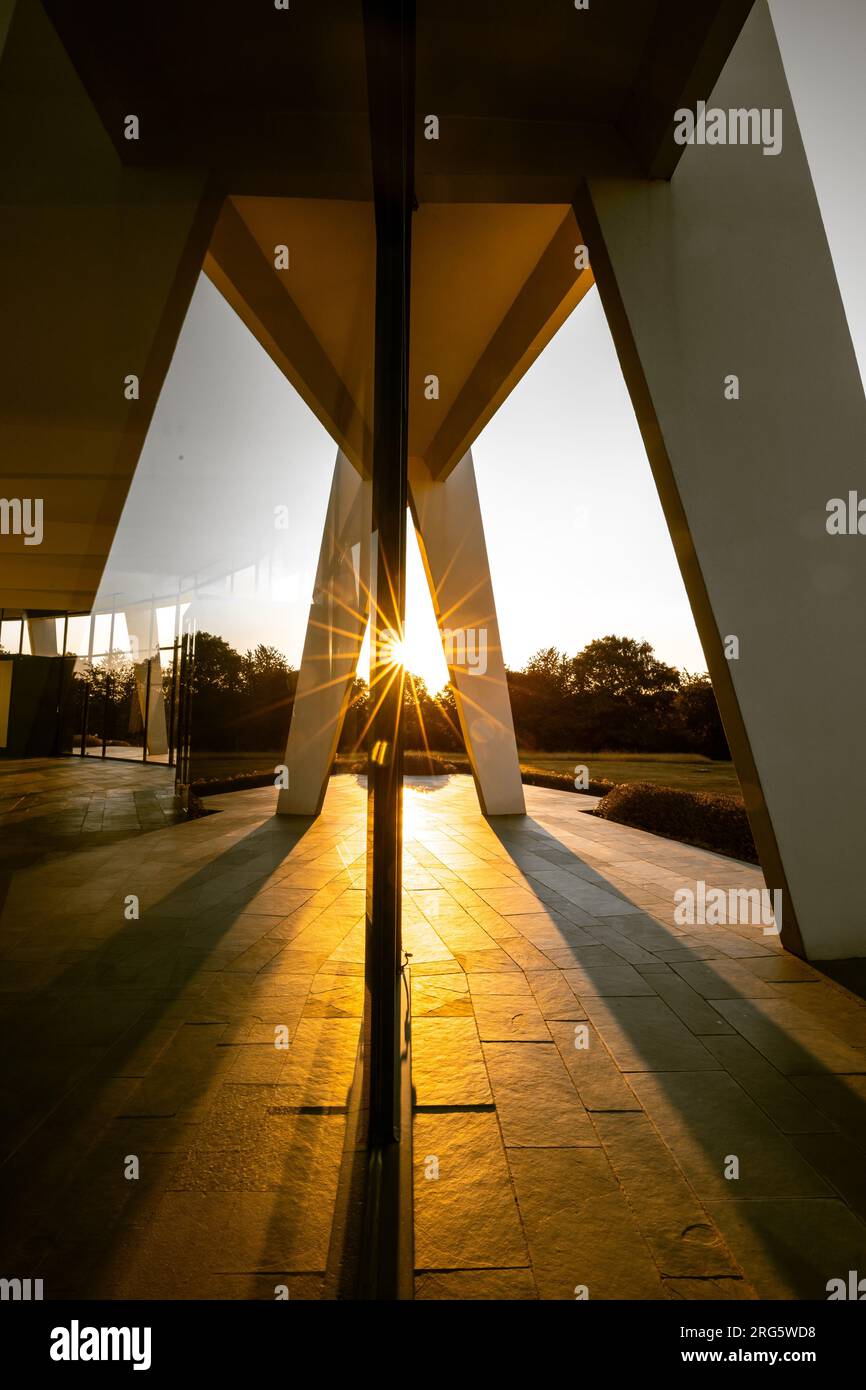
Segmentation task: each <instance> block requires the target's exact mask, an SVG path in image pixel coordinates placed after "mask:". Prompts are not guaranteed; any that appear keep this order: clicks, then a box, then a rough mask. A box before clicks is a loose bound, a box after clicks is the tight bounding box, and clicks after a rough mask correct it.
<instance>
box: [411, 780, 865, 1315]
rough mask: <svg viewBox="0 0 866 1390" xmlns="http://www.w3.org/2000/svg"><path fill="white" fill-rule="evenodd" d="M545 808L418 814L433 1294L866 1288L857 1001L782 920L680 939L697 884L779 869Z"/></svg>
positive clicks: (450, 802)
mask: <svg viewBox="0 0 866 1390" xmlns="http://www.w3.org/2000/svg"><path fill="white" fill-rule="evenodd" d="M526 791H527V807H528V812H529V815H528V817H527V819H526V820H523V819H518V818H514V819H508V820H500V821H498V822H496V824H495V826H494V825H491V824H488V823H486V822H485V821H484V820H483V819H482V818H481V817H480V816H479V814H478V810H477V804H476V800H475V795H474V791H473V789H472V787H471V784H469V783H468V781H467V779H455V781H454V782H453V783H452V785H451V786H449V787H448V789H447V790H444V791H441V792H430V793H428V794H427V795H426V796H422V795H420V794H419V795H417V796H416V797H415V798H413V800H412V802H411V803H410V805H409V808H408V811H407V851H408V855H409V864H408V871H407V888H408V892H409V897H410V900H411V904H412V905H411V907H409V909H408V910H407V913H406V928H405V936H406V944H407V948H408V949H409V950H412V951H413V952H414V958H413V999H414V1019H413V1030H412V1032H413V1076H414V1082H415V1087H416V1092H417V1096H416V1102H417V1104H416V1109H417V1115H416V1125H415V1169H416V1182H415V1213H416V1215H415V1232H416V1264H417V1269H418V1279H417V1294H418V1296H419V1297H422V1298H534V1297H537V1296H538V1297H542V1298H559V1299H564V1298H568V1299H572V1298H575V1297H576V1294H577V1291H578V1290H586V1292H587V1293H588V1296H589V1297H590V1298H640V1299H647V1298H649V1299H655V1298H682V1299H702V1298H728V1299H748V1298H754V1297H760V1298H794V1297H796V1298H826V1283H827V1280H828V1279H830V1278H833V1277H835V1276H839V1275H842V1276H845V1275H846V1272H847V1271H848V1270H849V1269H859V1270H860V1271H861V1273H866V1226H864V1224H863V1218H864V1217H866V1178H864V1159H866V1009H864V1007H863V1004H862V1002H861V1001H860V999H858V998H855V997H854V996H853V995H851V994H849V993H848V992H847V991H845V990H844V989H842V988H840V987H839V986H837V985H834V984H832V983H831V982H829V981H827V980H826V979H824V978H823V977H822V976H821V975H819V974H818V972H817V971H815V970H813V969H812V968H811V967H810V966H808V965H805V964H804V963H803V962H801V961H799V960H797V959H796V958H795V957H792V956H790V955H788V954H787V953H785V952H783V951H782V949H781V947H780V946H779V943H778V940H777V938H776V937H775V936H773V935H770V936H767V935H764V934H763V932H762V929H761V927H760V926H757V927H727V928H711V927H706V926H704V927H693V928H689V929H682V928H678V927H676V926H675V925H674V901H673V894H674V892H675V890H676V889H677V888H681V887H687V886H689V885H691V887H692V888H693V889H694V887H695V883H696V881H697V880H703V881H704V882H705V883H706V884H708V885H712V886H715V887H725V888H728V887H737V888H740V887H743V888H751V887H760V886H761V885H762V879H761V875H760V873H759V871H758V870H757V869H755V868H753V867H752V866H750V865H746V864H739V863H737V862H735V861H732V860H728V859H723V858H720V857H718V856H716V855H712V854H707V853H704V852H703V851H700V850H696V849H692V848H689V847H688V846H684V845H680V844H677V843H674V842H671V841H666V840H662V839H659V838H657V837H655V836H652V835H648V834H645V833H644V832H642V831H638V830H631V829H627V828H625V827H622V826H617V825H613V824H611V823H610V822H607V821H602V820H598V819H596V818H594V817H590V816H586V815H581V814H578V813H577V812H576V810H575V809H574V807H575V801H576V798H574V799H572V798H571V797H570V796H569V795H568V794H565V793H561V792H551V791H544V790H540V789H535V788H527V789H526ZM576 1042H580V1043H581V1044H582V1043H584V1042H585V1043H586V1044H587V1045H586V1046H582V1045H581V1046H580V1047H576V1046H575V1043H576ZM732 1160H736V1161H737V1163H738V1171H739V1176H738V1177H737V1178H733V1177H731V1178H728V1177H726V1172H731V1173H733V1171H734V1163H733V1162H732Z"/></svg>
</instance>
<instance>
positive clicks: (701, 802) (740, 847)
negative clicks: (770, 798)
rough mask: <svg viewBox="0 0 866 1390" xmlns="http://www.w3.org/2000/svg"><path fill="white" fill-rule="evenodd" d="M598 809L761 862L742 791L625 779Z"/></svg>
mask: <svg viewBox="0 0 866 1390" xmlns="http://www.w3.org/2000/svg"><path fill="white" fill-rule="evenodd" d="M595 814H596V815H597V816H601V817H603V819H604V820H612V821H617V822H618V823H619V824H620V825H631V826H633V827H634V828H635V829H636V830H649V831H651V832H652V834H653V835H662V836H664V838H665V839H667V840H680V841H681V842H682V843H684V844H687V845H696V846H697V848H698V849H708V850H712V851H713V853H715V854H726V855H727V856H728V857H729V858H731V859H745V860H748V861H749V863H751V864H757V862H758V855H757V851H756V850H755V842H754V840H753V839H752V831H751V828H750V826H749V820H748V817H747V815H746V808H745V806H744V805H743V801H742V798H741V797H738V796H727V795H725V794H724V793H722V792H691V791H683V790H681V789H679V788H675V787H657V786H656V785H655V784H654V783H652V782H621V783H619V785H618V786H615V787H613V788H612V789H611V790H610V791H609V792H608V793H607V795H606V796H604V797H603V798H602V800H601V801H600V802H599V803H598V806H597V807H596V810H595Z"/></svg>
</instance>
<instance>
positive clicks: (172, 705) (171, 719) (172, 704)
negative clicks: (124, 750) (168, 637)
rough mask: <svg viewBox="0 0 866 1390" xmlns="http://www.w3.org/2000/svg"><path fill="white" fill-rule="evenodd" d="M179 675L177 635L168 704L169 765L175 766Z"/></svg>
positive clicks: (172, 660)
mask: <svg viewBox="0 0 866 1390" xmlns="http://www.w3.org/2000/svg"><path fill="white" fill-rule="evenodd" d="M178 676H179V670H178V654H177V637H175V639H174V646H173V647H172V657H171V698H170V700H169V706H168V765H169V767H171V766H172V765H174V766H175V767H176V766H177V750H176V749H175V746H174V729H175V716H176V713H177V708H176V701H177V698H178V694H177V692H178Z"/></svg>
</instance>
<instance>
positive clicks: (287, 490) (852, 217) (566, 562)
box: [98, 0, 866, 689]
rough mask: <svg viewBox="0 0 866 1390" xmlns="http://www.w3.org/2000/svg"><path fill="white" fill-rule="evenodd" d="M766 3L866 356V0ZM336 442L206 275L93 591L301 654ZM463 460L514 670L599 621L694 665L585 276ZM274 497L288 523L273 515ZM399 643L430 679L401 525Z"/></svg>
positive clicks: (610, 352)
mask: <svg viewBox="0 0 866 1390" xmlns="http://www.w3.org/2000/svg"><path fill="white" fill-rule="evenodd" d="M771 10H772V14H773V20H774V23H775V25H776V31H777V34H778V38H779V43H780V47H781V51H782V58H783V61H784V64H785V69H786V72H787V75H788V81H789V84H790V86H791V90H792V95H793V98H794V103H795V107H796V110H797V115H798V119H799V122H800V128H801V133H802V135H803V139H804V143H805V146H806V152H807V155H808V157H809V162H810V167H811V170H812V176H813V179H814V182H815V187H816V190H817V193H818V199H819V203H820V206H821V210H822V214H823V217H824V222H825V226H826V229H827V234H828V239H829V242H830V249H831V252H832V255H833V259H834V262H835V266H836V272H837V276H838V279H839V283H840V288H841V291H842V297H843V301H844V303H845V308H846V312H847V315H848V321H849V325H850V327H851V331H852V337H853V339H854V344H855V349H856V351H857V354H858V359H859V362H860V367H861V372H863V369H864V364H866V271H864V268H863V253H862V245H861V242H862V219H861V217H860V215H859V214H860V210H861V209H862V208H863V207H864V205H866V161H864V159H863V156H862V132H863V129H864V127H866V90H864V83H863V78H862V55H863V54H864V53H866V0H822V3H821V4H815V3H814V0H771ZM335 453H336V450H335V446H334V444H333V443H332V441H331V440H330V438H329V437H328V435H327V434H326V432H325V430H324V429H323V428H322V426H321V425H320V424H319V423H318V421H317V420H316V419H315V418H314V416H313V415H312V414H311V412H310V411H309V410H308V408H307V407H306V405H305V404H304V403H303V402H302V401H301V399H300V397H298V396H297V394H296V393H295V391H294V390H293V388H292V387H291V386H290V385H289V384H288V382H286V380H285V379H284V378H283V377H282V375H281V374H280V372H279V371H278V369H277V368H276V367H275V366H274V365H273V363H272V362H271V361H270V359H269V358H268V357H267V355H266V354H265V352H264V351H263V350H262V349H261V348H260V347H259V345H258V344H257V343H256V342H255V340H254V339H253V337H252V335H251V334H250V333H249V332H248V331H247V330H246V328H245V327H244V326H243V325H242V324H241V323H240V321H239V320H238V319H237V318H236V317H235V315H234V313H233V311H232V310H231V309H230V308H229V307H228V305H227V304H226V303H225V302H224V301H223V300H222V298H221V296H220V295H219V293H218V291H217V290H215V289H214V287H213V286H212V285H211V284H210V282H209V281H207V280H206V279H205V278H204V277H202V278H201V280H200V281H199V284H198V286H197V288H196V291H195V294H194V296H193V299H192V303H191V305H190V309H189V312H188V315H187V318H186V322H185V324H184V328H183V330H182V333H181V336H180V339H179V342H178V345H177V349H176V351H175V355H174V359H173V361H172V365H171V368H170V370H169V373H168V376H167V378H166V381H165V384H164V387H163V390H162V393H161V396H160V400H159V403H158V406H157V410H156V412H155V415H154V419H153V422H152V424H151V428H150V431H149V433H148V438H147V441H146V444H145V447H144V450H143V453H142V457H141V460H140V462H139V466H138V470H137V472H136V475H135V478H134V481H133V485H132V488H131V490H130V495H129V498H128V501H127V505H126V508H125V510H124V514H123V517H122V519H121V523H120V526H119V528H118V533H117V536H116V538H115V543H114V546H113V548H112V554H111V556H110V558H109V563H108V566H107V568H106V573H105V575H104V577H103V583H102V586H101V590H100V597H99V601H98V602H99V603H100V604H102V605H105V606H109V605H110V604H111V602H112V601H114V602H116V603H117V604H118V605H119V606H122V604H123V602H124V600H127V601H128V600H129V598H130V597H132V598H137V599H145V598H152V597H155V598H156V599H157V602H158V600H159V597H160V596H161V595H162V596H165V595H171V594H173V593H175V592H176V591H177V588H178V586H180V587H187V586H190V585H192V584H194V585H195V586H196V588H197V591H198V595H199V597H198V599H197V608H198V614H199V616H198V626H199V628H208V629H209V630H211V631H216V632H219V633H220V634H221V635H222V636H224V637H225V638H226V640H228V641H229V642H231V643H232V645H233V646H236V647H238V648H239V649H245V648H247V647H251V646H254V645H255V644H256V643H257V642H260V641H261V642H265V643H266V644H270V645H273V646H276V647H278V648H279V649H280V650H282V651H283V652H285V653H286V655H287V656H288V657H289V659H290V660H291V661H292V663H293V664H295V665H297V664H299V662H300V657H301V651H302V646H303V636H304V630H305V627H306V620H307V612H308V607H309V601H310V595H311V592H312V587H313V576H314V573H315V566H316V559H317V556H318V547H319V539H320V536H321V530H322V522H323V519H324V515H325V508H326V506H327V498H328V489H329V485H330V478H331V473H332V470H333V463H334V456H335ZM473 456H474V459H475V466H476V472H477V477H478V488H479V494H480V499H481V507H482V514H483V517H484V524H485V532H486V538H487V547H488V552H489V558H490V567H491V573H492V578H493V585H494V592H495V595H496V603H497V611H498V616H499V623H500V631H501V635H502V645H503V650H504V654H505V659H506V662H507V664H508V665H510V666H512V667H515V668H519V667H520V666H522V665H524V663H525V662H526V661H527V659H528V658H529V657H530V656H531V655H532V653H533V652H535V651H537V650H538V649H539V648H541V647H545V646H556V647H559V648H560V649H562V650H564V651H566V652H568V653H573V652H576V651H578V650H579V649H580V648H581V647H583V646H584V645H585V644H586V643H587V642H589V641H591V640H592V639H593V638H594V637H600V636H603V635H605V634H607V633H616V634H618V635H624V636H631V637H636V638H638V639H646V640H647V641H649V642H650V643H651V644H652V645H653V647H654V648H655V650H656V653H657V655H658V656H659V657H660V658H661V659H663V660H665V661H668V662H670V663H671V664H673V665H675V666H678V667H681V668H685V669H688V670H690V671H702V670H704V669H705V668H706V661H705V659H704V656H703V652H702V650H701V646H700V642H699V640H698V636H697V633H696V631H695V625H694V621H693V619H692V616H691V611H690V608H689V604H688V600H687V598H686V594H685V590H684V588H683V584H682V580H681V578H680V575H679V570H678V567H677V564H676V560H675V558H674V553H673V548H672V546H671V542H670V538H669V536H668V533H667V528H666V525H665V521H664V518H663V516H662V511H661V507H660V504H659V501H658V497H657V494H656V491H655V486H654V483H653V480H652V476H651V473H650V469H649V464H648V462H647V459H646V454H645V452H644V448H643V443H642V441H641V438H640V434H639V431H638V428H637V423H636V421H635V417H634V412H633V410H632V407H631V402H630V400H629V397H628V393H627V391H626V389H625V384H624V382H623V379H622V375H621V372H620V369H619V365H618V362H617V359H616V354H615V352H614V348H613V343H612V341H611V337H610V333H609V331H608V328H607V323H606V321H605V317H604V313H603V311H602V308H601V303H600V300H599V296H598V292H597V290H595V289H593V290H591V291H590V293H589V294H588V295H587V296H586V297H585V298H584V300H583V301H582V302H581V304H580V305H579V306H578V308H577V310H576V311H575V312H574V313H573V314H572V315H571V317H570V318H569V319H568V320H567V321H566V323H565V324H564V325H563V327H562V328H561V329H560V331H559V333H558V334H557V335H556V337H555V338H554V339H553V340H552V342H551V343H550V344H549V346H548V347H547V348H546V350H545V351H544V352H543V353H542V354H541V356H540V357H539V358H538V360H537V361H536V362H535V363H534V364H533V366H532V367H531V368H530V370H529V371H528V372H527V374H526V375H525V377H524V378H523V379H522V381H520V383H519V384H518V385H517V387H516V388H515V389H514V391H513V392H512V394H511V395H510V396H509V398H508V399H507V400H506V402H505V403H504V404H503V405H502V407H501V408H500V410H499V411H498V412H497V414H496V415H495V416H494V417H493V419H492V420H491V421H490V423H489V424H488V425H487V427H486V428H485V429H484V431H483V432H482V434H481V435H480V436H479V438H478V439H477V440H476V442H475V444H474V446H473ZM281 506H282V507H286V508H288V520H289V524H288V526H287V528H286V529H285V530H280V531H277V530H276V529H275V526H274V514H275V508H278V507H281ZM256 561H258V564H256V563H255V562H256ZM226 569H232V570H233V572H234V575H233V579H232V581H231V586H230V587H229V585H228V584H227V583H226V582H225V580H224V579H223V578H222V572H224V571H225V570H226ZM214 576H219V578H218V581H217V582H215V583H214V582H212V579H213V577H214ZM167 611H168V609H166V612H167ZM405 649H406V664H407V666H408V667H409V668H410V669H411V670H413V671H416V672H418V673H420V674H421V675H422V676H423V677H424V678H425V679H426V680H427V683H428V685H429V686H430V687H431V688H432V689H436V688H438V686H439V685H441V684H442V683H444V680H445V675H446V672H445V664H444V660H443V658H442V654H441V649H440V647H439V643H438V640H437V634H436V625H435V621H434V618H433V612H432V607H431V604H430V599H429V594H428V592H427V584H426V579H425V576H424V572H423V569H422V567H421V561H420V557H419V555H418V550H417V544H416V542H415V538H414V534H413V532H412V528H411V526H410V527H409V554H408V567H407V619H406V643H405ZM365 665H366V650H365V652H364V654H363V655H362V663H361V668H362V671H363V670H364V668H365Z"/></svg>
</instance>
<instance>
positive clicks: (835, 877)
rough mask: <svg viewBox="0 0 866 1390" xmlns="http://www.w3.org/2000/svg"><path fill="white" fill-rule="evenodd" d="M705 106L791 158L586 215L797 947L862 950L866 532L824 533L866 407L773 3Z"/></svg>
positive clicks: (865, 451)
mask: <svg viewBox="0 0 866 1390" xmlns="http://www.w3.org/2000/svg"><path fill="white" fill-rule="evenodd" d="M708 105H709V106H710V107H713V108H721V109H722V110H724V111H725V112H727V111H729V110H736V109H739V108H759V109H760V108H765V109H767V110H769V111H770V112H773V111H778V112H779V113H780V116H777V117H776V118H775V119H776V124H777V125H778V121H779V119H781V122H782V127H781V129H782V148H781V150H780V151H779V152H778V153H776V154H765V153H763V150H762V148H761V146H760V145H752V144H748V145H737V144H726V145H721V144H720V145H709V144H707V145H697V144H695V145H692V146H689V147H687V148H686V149H685V150H684V152H683V154H682V158H681V160H680V162H679V164H678V166H677V168H676V170H675V172H674V174H673V178H672V179H671V181H670V182H665V181H662V180H659V181H655V182H649V181H647V182H638V181H635V180H623V179H614V180H604V179H593V180H591V181H590V183H589V185H588V188H587V191H586V196H585V198H584V199H583V200H582V201H581V202H579V204H578V207H577V212H578V219H579V221H580V223H581V229H582V231H583V233H584V236H585V238H586V241H587V244H588V245H589V250H590V258H591V261H592V265H593V269H594V272H595V276H596V281H597V283H598V285H599V289H600V291H601V296H602V300H603V303H604V307H605V310H606V313H607V316H608V320H609V322H610V325H611V329H612V332H613V336H614V340H615V342H616V347H617V351H618V353H619V357H620V361H621V363H622V366H623V371H624V374H625V378H626V381H627V384H628V387H629V390H630V392H631V395H632V399H633V401H634V404H635V408H636V412H637V416H638V420H639V423H640V427H641V430H642V433H643V437H644V442H645V444H646V447H647V453H648V455H649V458H650V462H651V465H652V468H653V471H654V473H655V477H656V481H657V484H658V487H659V493H660V496H661V499H662V503H663V506H664V508H665V512H666V515H667V520H668V524H669V526H670V530H671V535H672V538H673V542H674V546H675V548H676V552H677V556H678V559H679V563H680V566H681V569H682V573H683V577H684V580H685V583H686V587H687V590H688V593H689V597H690V600H691V603H692V608H693V611H694V614H695V618H696V621H697V625H698V630H699V632H700V635H701V639H702V642H703V646H704V652H705V654H706V659H707V663H708V666H709V669H710V674H711V676H712V679H713V685H714V688H715V691H716V695H717V698H718V701H719V705H720V708H721V713H722V718H723V720H724V723H725V728H726V731H727V733H728V737H729V740H730V743H731V748H732V751H733V754H734V759H735V762H736V767H737V772H738V775H739V778H740V782H741V784H742V787H743V792H744V796H745V799H746V803H747V807H748V810H749V815H750V819H751V822H752V827H753V830H754V834H755V839H756V841H757V846H758V850H759V854H760V857H761V862H762V866H763V868H764V872H765V875H766V877H767V879H768V881H769V883H770V885H771V886H772V887H775V888H781V889H782V891H783V929H782V939H783V941H784V943H785V944H786V945H788V946H789V947H790V948H792V949H793V950H795V951H798V952H801V953H803V954H805V955H807V956H810V957H812V958H822V957H837V958H838V957H844V956H854V955H864V954H866V908H864V898H863V845H864V841H866V799H864V786H866V741H864V740H863V738H862V737H860V731H861V729H862V724H863V692H864V689H866V641H864V631H863V596H864V594H866V536H862V535H858V534H856V524H855V534H853V535H831V534H828V530H827V525H826V523H827V504H828V501H830V499H833V498H841V499H846V502H847V499H848V495H849V492H858V490H859V491H864V490H866V482H864V480H866V473H864V458H866V405H864V397H863V387H862V384H861V379H860V375H859V372H858V369H857V363H856V360H855V356H854V351H853V348H852V345H851V340H850V336H849V332H848V327H847V323H846V320H845V312H844V309H843V306H842V301H841V298H840V295H839V290H838V286H837V283H836V277H835V273H834V269H833V264H832V261H831V258H830V252H829V249H828V245H827V239H826V235H825V232H824V227H823V223H822V220H821V213H820V209H819V207H818V203H817V199H816V196H815V191H814V188H813V185H812V179H811V176H810V173H809V167H808V164H807V161H806V156H805V152H804V149H803V145H802V142H801V139H800V134H799V131H798V128H797V122H796V118H795V114H794V109H793V105H792V102H791V97H790V93H789V91H788V85H787V81H786V78H785V73H784V69H783V66H782V62H781V58H780V55H779V51H778V46H777V43H776V38H775V34H774V31H773V26H772V21H771V19H770V14H769V10H768V8H767V5H766V3H765V0H758V3H757V4H756V5H755V7H754V9H753V11H752V13H751V15H750V17H749V19H748V20H747V21H746V24H745V27H744V29H743V31H742V33H741V35H740V38H739V39H738V41H737V43H736V45H735V47H734V49H733V51H732V53H731V55H730V58H729V59H728V62H727V64H726V66H725V68H724V70H723V72H722V74H721V77H720V78H719V80H718V82H717V84H716V87H715V89H714V91H713V92H712V94H711V96H710V98H709V101H708ZM732 377H736V378H737V383H736V384H734V383H733V382H732V381H731V378H732ZM726 387H727V389H726ZM728 638H736V639H737V644H736V645H737V646H738V655H737V656H736V658H735V659H728V658H727V657H726V655H725V650H724V648H725V642H726V639H728ZM727 646H728V651H729V653H731V652H733V651H734V650H735V644H734V643H732V642H727ZM816 796H817V798H818V802H817V804H816Z"/></svg>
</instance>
